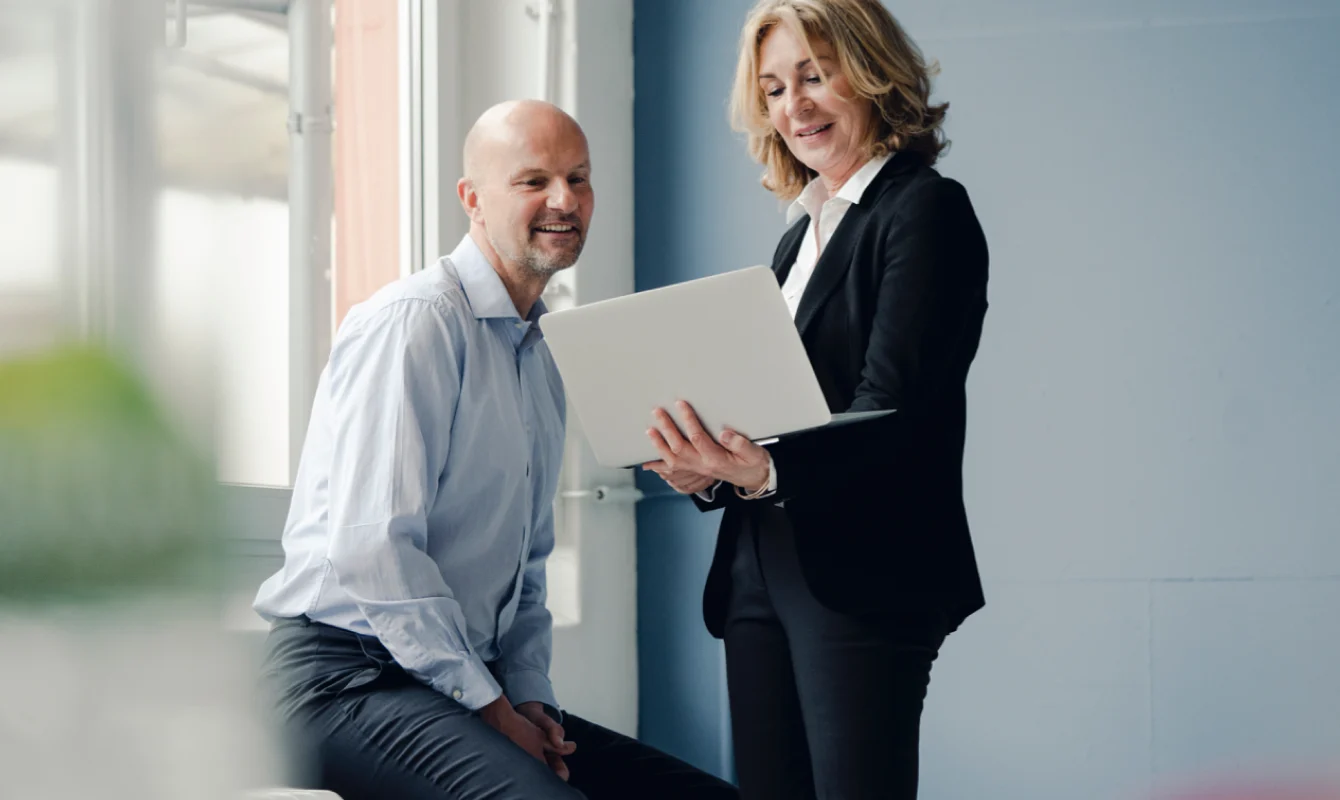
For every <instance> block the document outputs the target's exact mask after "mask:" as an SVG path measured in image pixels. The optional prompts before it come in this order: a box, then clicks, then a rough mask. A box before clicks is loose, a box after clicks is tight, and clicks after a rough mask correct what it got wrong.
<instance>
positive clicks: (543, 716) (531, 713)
mask: <svg viewBox="0 0 1340 800" xmlns="http://www.w3.org/2000/svg"><path fill="white" fill-rule="evenodd" d="M516 710H517V713H519V714H520V715H521V716H523V717H525V718H526V719H528V720H530V722H531V723H532V724H533V725H534V726H535V727H536V728H538V729H539V730H540V731H541V732H542V733H543V734H544V737H545V741H544V755H545V760H546V761H547V762H549V767H550V768H551V769H553V771H554V773H555V774H556V775H558V777H560V778H562V779H563V780H565V781H566V780H567V779H568V765H567V764H565V763H563V756H570V755H572V754H573V753H574V752H575V751H576V750H577V743H576V742H568V741H564V739H563V737H564V736H565V735H566V734H565V733H564V732H563V726H562V725H559V724H558V723H557V722H555V721H554V720H553V718H552V717H550V716H549V715H548V714H547V713H545V710H544V704H543V703H537V702H533V701H532V702H529V703H522V704H521V705H519V706H517V707H516Z"/></svg>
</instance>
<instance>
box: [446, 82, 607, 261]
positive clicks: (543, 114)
mask: <svg viewBox="0 0 1340 800" xmlns="http://www.w3.org/2000/svg"><path fill="white" fill-rule="evenodd" d="M462 155H463V156H464V158H463V162H464V163H463V167H464V172H465V175H464V177H462V178H461V180H460V183H459V184H458V185H457V193H458V194H459V196H460V199H461V205H462V206H464V208H465V211H466V213H467V214H469V216H470V235H471V237H473V238H474V240H475V243H476V244H478V245H479V246H480V249H481V250H483V251H484V253H485V255H487V256H489V258H490V261H492V262H494V266H495V268H497V269H499V270H500V271H501V272H503V273H506V274H508V275H515V276H516V277H517V279H518V280H522V281H529V280H536V281H540V282H541V284H542V283H543V282H544V281H547V280H548V279H549V278H550V277H551V276H552V275H553V274H554V273H555V272H557V271H559V270H561V269H564V268H566V267H570V266H572V265H573V264H574V263H575V262H576V261H577V256H578V255H579V254H580V253H581V251H582V246H583V245H584V244H585V242H586V229H587V226H588V225H589V224H590V221H591V214H592V211H593V210H594V208H595V195H594V194H593V193H592V191H591V157H590V153H589V152H588V151H587V146H586V135H585V134H584V133H582V129H581V126H580V125H578V124H577V121H576V120H574V119H573V118H572V117H570V116H568V114H567V113H566V112H564V111H563V109H561V108H559V107H557V106H555V105H553V104H551V103H544V102H540V101H538V100H512V101H509V102H506V103H499V104H498V105H496V106H493V107H492V108H490V109H489V110H487V111H485V112H484V113H483V114H482V115H480V117H479V119H478V120H476V121H475V124H474V125H473V126H472V127H471V128H470V132H469V134H467V135H466V137H465V148H464V152H463V154H462Z"/></svg>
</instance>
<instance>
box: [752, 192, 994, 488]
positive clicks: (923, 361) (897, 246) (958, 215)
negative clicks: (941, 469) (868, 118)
mask: <svg viewBox="0 0 1340 800" xmlns="http://www.w3.org/2000/svg"><path fill="white" fill-rule="evenodd" d="M904 202H905V207H904V209H903V210H902V211H901V214H899V215H898V216H896V217H895V220H894V223H893V224H892V225H890V226H889V230H888V233H887V234H886V240H885V241H884V243H883V253H884V263H883V265H882V270H881V271H882V275H881V279H880V282H879V290H878V292H879V294H878V297H877V300H876V305H875V313H874V321H873V323H872V324H873V328H872V330H871V332H870V339H869V344H868V346H867V348H866V352H865V363H864V367H863V368H862V372H861V382H860V384H859V385H858V386H857V388H856V392H855V396H854V398H853V400H852V403H851V406H850V408H849V410H850V411H874V410H881V409H890V408H892V409H897V412H898V413H896V414H892V415H889V416H886V417H881V418H878V419H876V420H872V421H869V422H863V423H857V424H853V425H847V426H842V427H838V428H834V429H831V430H820V431H816V432H813V433H811V434H807V435H801V436H797V437H794V438H787V439H783V440H782V441H780V442H776V443H775V444H773V445H771V446H770V447H769V450H770V451H771V453H772V457H773V461H774V463H775V465H776V469H777V489H778V491H777V497H778V498H780V499H786V498H790V497H796V496H798V495H803V494H810V493H811V492H815V493H818V492H831V491H833V490H836V489H838V488H839V487H841V486H842V485H843V484H846V483H849V482H851V481H852V480H853V479H854V478H856V477H858V476H859V475H860V474H861V473H863V472H866V471H869V470H871V469H874V468H876V467H877V466H878V465H879V464H880V463H881V462H882V463H884V464H887V463H888V461H889V460H890V459H897V458H898V457H899V456H898V453H897V452H896V442H897V441H898V433H899V431H900V430H903V429H905V428H907V427H908V426H915V425H917V424H918V418H919V417H921V416H922V415H923V413H925V411H926V410H927V409H931V408H933V407H934V405H935V404H936V403H937V402H938V401H939V400H940V398H941V397H942V396H943V394H944V392H945V390H946V389H948V388H950V387H949V386H948V382H949V380H950V379H951V376H952V375H953V374H954V373H953V371H952V365H953V363H954V361H955V358H954V356H955V353H956V352H957V350H958V348H959V347H960V346H961V342H962V339H963V337H964V335H965V334H966V333H967V332H968V331H969V330H971V329H972V328H973V326H974V325H975V324H976V323H977V322H978V321H979V320H980V317H981V315H982V314H983V313H984V309H985V302H984V300H985V293H986V279H987V251H986V241H985V238H984V237H983V235H982V232H981V227H980V226H979V225H978V222H977V218H976V215H975V214H974V212H973V209H972V204H971V202H970V201H969V200H968V195H967V192H966V191H965V190H964V189H963V187H962V186H961V185H960V184H959V183H958V182H956V181H953V180H950V179H948V178H937V179H934V180H931V181H929V182H927V183H926V184H925V185H924V186H922V187H919V188H918V189H916V190H914V194H912V195H911V196H909V197H908V198H906V200H905V201H904Z"/></svg>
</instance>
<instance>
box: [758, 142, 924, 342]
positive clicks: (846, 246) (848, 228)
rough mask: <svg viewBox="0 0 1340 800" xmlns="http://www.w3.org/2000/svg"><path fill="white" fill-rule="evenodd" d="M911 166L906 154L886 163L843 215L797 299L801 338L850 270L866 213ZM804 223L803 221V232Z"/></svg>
mask: <svg viewBox="0 0 1340 800" xmlns="http://www.w3.org/2000/svg"><path fill="white" fill-rule="evenodd" d="M915 162H916V159H915V158H914V157H911V156H910V154H908V153H897V154H895V155H894V157H893V158H891V159H889V163H887V164H885V165H884V167H883V168H882V169H880V171H879V175H878V176H876V177H875V180H874V181H872V182H871V183H870V185H869V186H868V187H866V190H865V193H864V195H863V197H862V199H861V202H859V203H853V204H852V205H851V207H849V208H848V209H847V213H846V214H844V215H843V217H842V221H841V222H839V223H838V226H837V230H835V231H833V238H832V239H830V240H829V241H828V243H827V244H825V245H824V251H823V252H822V253H820V254H819V261H818V262H817V263H816V264H815V265H814V273H813V274H811V275H810V281H809V283H808V284H806V286H805V293H804V294H802V295H801V296H800V306H799V307H798V308H797V309H796V328H798V329H799V330H800V335H801V336H802V337H803V336H804V335H805V331H806V330H807V329H808V328H809V326H810V323H811V322H813V321H814V316H815V314H817V313H818V311H819V309H820V308H821V307H822V306H823V304H824V302H825V301H827V300H828V297H829V295H831V294H832V293H833V290H834V289H836V288H837V286H838V284H839V283H841V282H842V278H843V277H844V276H845V275H846V274H847V270H849V269H850V268H851V259H852V249H853V247H854V245H855V244H856V241H857V239H858V238H859V237H860V234H861V231H863V230H864V229H865V226H866V223H867V222H868V220H869V218H870V209H871V208H873V207H874V206H875V203H876V202H878V200H879V198H880V197H881V196H882V195H883V194H884V193H885V192H887V191H888V190H889V189H890V188H891V187H892V186H894V185H895V183H896V182H897V177H898V176H899V175H900V174H901V173H902V172H903V171H905V170H907V169H911V168H913V167H915V166H916V163H915ZM808 220H809V218H808V217H806V223H805V229H806V230H807V231H808V230H809V222H808ZM799 241H800V240H799V239H797V247H796V248H795V251H793V252H792V254H791V262H794V261H795V252H797V251H799V249H800V248H799ZM791 262H788V264H789V263H791ZM788 270H789V266H788ZM784 279H785V278H783V280H784Z"/></svg>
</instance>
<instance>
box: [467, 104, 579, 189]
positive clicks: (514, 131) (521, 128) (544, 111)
mask: <svg viewBox="0 0 1340 800" xmlns="http://www.w3.org/2000/svg"><path fill="white" fill-rule="evenodd" d="M572 140H580V141H581V146H582V147H583V148H585V147H586V134H585V133H583V132H582V127H581V126H580V125H578V124H577V120H575V119H573V118H572V117H570V116H569V115H568V112H566V111H564V110H563V109H561V108H559V107H558V106H556V105H554V104H553V103H546V102H544V101H542V100H508V101H506V102H502V103H498V104H497V105H495V106H493V107H491V108H489V109H488V110H487V111H485V112H484V113H483V114H480V115H479V119H477V120H475V124H474V125H471V126H470V132H469V133H467V134H466V135H465V148H464V152H463V153H462V155H463V159H462V162H463V166H464V167H465V177H466V179H468V180H473V181H480V180H484V179H486V177H487V176H488V174H489V171H490V169H491V168H494V167H497V166H498V165H499V164H500V163H502V161H503V158H502V157H501V156H502V155H503V154H505V153H507V152H508V151H514V150H516V149H517V148H519V147H522V148H524V147H527V146H531V147H533V146H534V145H535V144H541V145H542V144H543V143H546V142H550V143H553V142H565V141H572Z"/></svg>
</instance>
